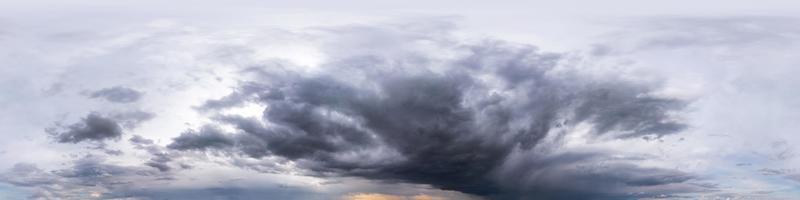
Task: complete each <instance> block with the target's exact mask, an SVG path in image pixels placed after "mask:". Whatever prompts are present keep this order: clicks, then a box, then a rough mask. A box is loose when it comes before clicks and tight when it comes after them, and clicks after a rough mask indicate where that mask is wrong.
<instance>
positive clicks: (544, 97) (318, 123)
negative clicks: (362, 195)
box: [168, 26, 693, 199]
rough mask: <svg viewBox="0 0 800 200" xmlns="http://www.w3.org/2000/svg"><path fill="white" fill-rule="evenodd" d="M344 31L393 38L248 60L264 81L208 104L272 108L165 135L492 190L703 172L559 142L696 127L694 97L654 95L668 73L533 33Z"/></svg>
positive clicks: (307, 164)
mask: <svg viewBox="0 0 800 200" xmlns="http://www.w3.org/2000/svg"><path fill="white" fill-rule="evenodd" d="M433 27H434V29H437V30H438V29H439V28H440V27H438V26H433ZM348 30H349V31H352V30H358V31H357V32H355V31H354V32H348ZM336 31H337V33H339V34H341V35H345V36H342V37H346V38H349V39H352V38H351V37H353V36H352V35H348V34H354V35H358V34H362V35H359V36H363V37H361V38H366V39H364V40H367V41H373V39H376V38H391V39H392V40H388V41H382V40H374V41H376V42H375V43H359V42H352V41H350V42H352V43H348V44H347V45H351V46H347V45H345V46H343V47H342V46H338V47H329V48H328V50H329V51H330V52H329V54H330V55H329V57H330V58H329V59H328V61H327V62H325V63H323V64H321V67H320V68H319V69H317V70H318V71H312V72H308V71H304V70H287V68H288V69H291V68H293V67H294V68H299V67H298V66H267V67H252V68H249V69H247V70H245V71H244V72H243V75H242V76H243V77H244V76H253V77H255V78H254V79H253V80H243V83H242V86H241V87H240V88H237V89H236V91H235V92H234V93H232V94H231V95H229V96H227V97H224V98H222V99H220V100H211V101H208V102H207V103H206V104H205V105H204V106H202V107H201V108H200V110H206V111H208V110H224V109H226V108H230V107H236V106H240V105H243V104H245V103H255V104H260V105H263V106H265V107H266V109H264V111H263V115H262V116H260V117H257V118H252V117H246V116H238V115H234V114H227V115H217V116H215V117H214V118H213V119H214V120H215V121H216V122H217V124H211V125H206V126H204V127H202V128H200V129H199V130H188V131H186V132H184V133H183V134H181V135H180V136H179V137H177V138H175V139H174V141H173V143H172V144H170V145H169V146H168V147H169V148H172V149H176V150H200V151H221V152H227V153H230V154H241V155H245V156H248V157H252V158H257V159H267V158H276V157H277V158H280V159H285V160H288V161H290V162H293V163H294V164H296V165H297V166H298V167H300V168H301V169H304V170H307V171H308V172H309V173H310V174H312V175H318V176H358V177H364V178H368V179H375V180H384V181H401V182H410V183H419V184H428V185H432V186H434V187H437V188H441V189H445V190H456V191H460V192H464V193H469V194H476V195H482V196H487V197H493V198H509V199H515V198H520V197H526V196H527V197H531V196H529V195H533V194H536V195H538V196H547V197H552V198H561V199H585V198H599V197H608V198H614V197H619V196H625V195H627V196H630V194H631V193H636V192H640V193H644V192H658V193H674V192H684V191H689V190H692V189H691V188H690V187H689V186H686V185H685V184H684V183H685V182H686V181H688V180H690V179H692V178H693V177H692V176H691V175H688V174H684V173H681V172H679V171H672V170H665V169H659V168H645V167H639V166H636V165H631V164H629V162H626V161H624V160H616V161H614V162H610V163H609V164H606V165H603V166H601V168H600V169H596V170H589V172H590V173H587V172H586V170H580V169H581V167H585V166H586V164H587V163H595V162H597V161H598V160H603V158H605V157H607V155H606V153H609V152H595V153H586V152H577V153H576V152H560V153H559V151H558V148H559V146H560V144H562V143H563V142H565V141H566V139H565V138H564V137H565V136H567V135H571V134H577V133H579V132H585V133H586V135H587V136H586V137H587V138H588V139H589V140H609V139H621V140H625V139H638V138H659V137H662V136H664V135H669V134H673V133H676V132H679V131H681V130H683V129H685V128H686V125H685V124H683V123H682V122H681V121H680V120H678V119H677V118H676V117H675V115H676V114H677V113H680V112H681V110H682V109H683V108H684V107H685V106H686V105H687V103H688V102H686V101H683V100H680V99H675V98H670V97H665V96H659V95H657V94H656V93H657V90H658V89H659V88H658V85H657V84H654V83H644V82H638V81H634V80H632V79H627V78H626V77H623V76H593V75H590V74H588V73H582V70H585V69H583V68H578V67H575V66H571V65H567V64H564V63H565V62H568V58H567V57H566V55H562V54H554V53H546V52H541V51H539V50H538V49H537V48H536V47H533V46H528V45H519V44H512V43H507V42H502V41H483V42H477V43H466V42H458V41H453V40H450V39H447V37H446V34H445V35H436V34H433V35H426V34H423V33H419V32H416V31H419V30H417V29H414V30H413V31H405V30H404V29H403V28H402V27H400V28H383V27H377V28H376V27H350V28H349V29H343V30H336ZM441 32H442V31H436V33H441ZM356 33H357V34H356ZM341 40H342V39H341V38H339V39H337V40H336V41H341ZM352 45H355V46H352ZM381 48H386V49H381ZM353 49H364V50H363V51H359V50H353ZM220 126H232V127H234V128H235V131H233V133H227V132H226V131H223V130H224V129H222V128H220ZM597 185H602V186H597ZM672 185H675V187H671V186H672ZM654 186H668V187H654ZM663 188H667V189H663ZM650 194H652V193H648V195H650Z"/></svg>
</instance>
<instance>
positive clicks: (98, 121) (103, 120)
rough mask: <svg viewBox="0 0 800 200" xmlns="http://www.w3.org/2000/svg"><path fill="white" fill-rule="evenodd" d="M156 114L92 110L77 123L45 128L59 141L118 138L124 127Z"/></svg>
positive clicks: (96, 140)
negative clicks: (108, 112) (105, 112)
mask: <svg viewBox="0 0 800 200" xmlns="http://www.w3.org/2000/svg"><path fill="white" fill-rule="evenodd" d="M154 116H155V115H154V114H152V113H148V112H144V111H138V110H137V111H129V112H119V113H112V114H110V115H102V114H100V113H97V112H91V113H89V114H88V115H87V116H86V117H84V118H83V119H81V121H79V122H77V123H74V124H71V125H68V126H61V125H56V126H54V127H50V128H47V129H45V132H47V133H48V134H50V135H51V136H52V137H53V138H54V139H55V140H56V141H57V142H59V143H79V142H83V141H94V142H103V141H105V140H118V139H119V138H120V137H121V136H122V134H123V130H124V129H133V128H135V127H136V126H138V125H139V124H140V123H142V122H144V121H147V120H150V119H152V118H153V117H154Z"/></svg>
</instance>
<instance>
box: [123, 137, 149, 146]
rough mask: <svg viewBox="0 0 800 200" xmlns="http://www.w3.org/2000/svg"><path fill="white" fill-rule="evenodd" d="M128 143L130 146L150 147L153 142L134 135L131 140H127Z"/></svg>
mask: <svg viewBox="0 0 800 200" xmlns="http://www.w3.org/2000/svg"><path fill="white" fill-rule="evenodd" d="M128 141H130V142H131V144H133V145H136V146H143V145H151V144H153V140H151V139H147V138H144V137H142V136H141V135H134V136H133V137H131V139H128Z"/></svg>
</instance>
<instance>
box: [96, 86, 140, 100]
mask: <svg viewBox="0 0 800 200" xmlns="http://www.w3.org/2000/svg"><path fill="white" fill-rule="evenodd" d="M89 97H91V98H102V99H105V100H106V101H110V102H114V103H132V102H136V101H138V100H139V99H140V98H141V97H142V93H141V92H139V91H137V90H134V89H131V88H127V87H122V86H114V87H110V88H104V89H100V90H97V91H94V92H92V93H91V94H89Z"/></svg>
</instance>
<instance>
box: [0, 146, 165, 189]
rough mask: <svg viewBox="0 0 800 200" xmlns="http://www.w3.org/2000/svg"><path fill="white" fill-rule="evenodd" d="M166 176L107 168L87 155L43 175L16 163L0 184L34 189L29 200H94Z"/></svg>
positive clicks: (135, 169)
mask: <svg viewBox="0 0 800 200" xmlns="http://www.w3.org/2000/svg"><path fill="white" fill-rule="evenodd" d="M167 176H169V174H163V173H159V172H158V171H153V170H151V169H148V168H142V167H130V166H122V165H116V164H109V163H107V161H106V160H105V158H104V157H101V156H96V155H87V156H84V157H81V158H78V159H77V160H74V161H73V162H72V163H71V165H70V166H69V167H67V168H63V169H58V170H52V171H45V170H42V169H40V168H38V167H37V166H36V165H33V164H27V163H18V164H16V165H14V167H13V168H12V169H10V170H9V171H7V172H5V173H2V174H0V181H2V182H6V183H9V184H12V185H14V186H18V187H27V188H31V189H33V194H32V195H31V196H29V198H30V199H96V198H97V197H101V196H102V197H107V196H109V195H120V194H123V195H124V193H122V191H124V190H126V188H128V187H131V186H135V185H137V184H142V185H144V184H145V183H146V182H152V181H156V180H157V179H160V178H164V177H167Z"/></svg>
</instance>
